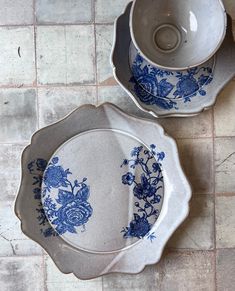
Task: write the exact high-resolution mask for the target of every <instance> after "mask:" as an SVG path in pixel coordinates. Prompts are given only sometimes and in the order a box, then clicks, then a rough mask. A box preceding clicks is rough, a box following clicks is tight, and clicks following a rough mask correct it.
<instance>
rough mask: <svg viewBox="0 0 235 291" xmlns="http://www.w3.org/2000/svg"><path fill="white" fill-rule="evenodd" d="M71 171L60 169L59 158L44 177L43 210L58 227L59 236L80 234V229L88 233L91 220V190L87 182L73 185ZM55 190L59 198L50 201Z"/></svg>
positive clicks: (76, 181) (48, 167)
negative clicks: (78, 229) (87, 225)
mask: <svg viewBox="0 0 235 291" xmlns="http://www.w3.org/2000/svg"><path fill="white" fill-rule="evenodd" d="M71 174H72V173H71V172H70V170H69V169H64V168H63V167H62V166H61V165H59V158H58V157H54V158H53V159H52V161H51V162H50V163H49V164H48V166H47V168H46V170H45V173H44V176H43V180H42V182H43V188H42V195H43V199H42V200H43V208H44V212H45V214H46V217H47V218H48V220H49V221H50V222H51V224H53V225H55V230H56V232H57V233H59V234H60V235H61V234H64V233H66V232H70V233H77V228H78V227H80V226H81V227H82V229H81V231H82V232H83V231H84V230H85V224H86V223H87V222H88V220H89V219H90V217H91V215H92V212H93V209H92V207H91V205H90V203H89V202H88V198H89V195H90V190H89V187H88V185H87V184H86V181H87V178H83V179H82V181H80V182H79V181H78V180H75V181H71V180H70V179H69V175H71ZM52 189H56V191H57V194H58V196H57V198H56V199H55V200H54V199H52V198H51V195H50V192H51V190H52Z"/></svg>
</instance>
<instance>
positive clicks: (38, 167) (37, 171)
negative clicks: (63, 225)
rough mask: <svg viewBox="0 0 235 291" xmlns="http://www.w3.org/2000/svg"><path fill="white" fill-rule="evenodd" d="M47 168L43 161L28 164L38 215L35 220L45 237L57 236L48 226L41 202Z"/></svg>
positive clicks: (39, 159) (45, 162) (37, 160)
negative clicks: (43, 178) (43, 179)
mask: <svg viewBox="0 0 235 291" xmlns="http://www.w3.org/2000/svg"><path fill="white" fill-rule="evenodd" d="M46 167H47V161H46V160H45V159H41V158H38V159H36V160H33V161H31V162H30V163H28V171H29V174H30V175H32V185H33V186H34V187H33V195H34V199H35V200H36V201H37V208H36V212H37V214H38V216H37V220H38V222H39V225H40V226H41V229H40V231H41V233H42V234H43V235H44V236H45V237H50V236H57V235H58V234H57V233H56V231H55V230H54V229H53V228H52V227H51V226H50V224H49V222H48V220H47V217H46V214H45V211H44V209H43V206H42V202H41V187H42V177H43V173H44V171H45V169H46Z"/></svg>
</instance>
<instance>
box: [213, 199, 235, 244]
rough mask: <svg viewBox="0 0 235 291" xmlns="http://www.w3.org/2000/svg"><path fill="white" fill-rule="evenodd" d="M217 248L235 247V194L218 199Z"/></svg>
mask: <svg viewBox="0 0 235 291" xmlns="http://www.w3.org/2000/svg"><path fill="white" fill-rule="evenodd" d="M215 206H216V245H217V248H234V247H235V235H234V234H235V212H234V209H235V194H234V195H232V196H218V197H216V204H215Z"/></svg>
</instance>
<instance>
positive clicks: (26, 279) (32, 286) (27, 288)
mask: <svg viewBox="0 0 235 291" xmlns="http://www.w3.org/2000/svg"><path fill="white" fill-rule="evenodd" d="M0 286H1V291H16V290H17V291H32V290H34V291H42V290H43V289H44V287H43V269H42V258H41V257H25V258H16V257H15V258H1V260H0Z"/></svg>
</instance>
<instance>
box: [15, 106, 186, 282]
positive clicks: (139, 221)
mask: <svg viewBox="0 0 235 291" xmlns="http://www.w3.org/2000/svg"><path fill="white" fill-rule="evenodd" d="M190 197H191V189H190V186H189V184H188V182H187V179H186V178H185V175H184V173H183V171H182V169H181V166H180V162H179V158H178V152H177V147H176V144H175V142H174V140H173V139H172V138H170V137H168V136H166V135H165V134H164V131H163V129H162V127H161V126H159V125H158V124H157V123H155V122H153V121H150V120H145V119H139V118H137V117H134V116H129V115H127V114H125V113H124V112H122V111H121V110H120V109H118V108H117V107H115V106H114V105H111V104H108V103H105V104H103V105H101V106H99V107H95V106H92V105H84V106H82V107H80V108H78V109H77V110H75V111H74V112H72V113H71V114H70V115H68V116H67V117H66V118H65V119H63V120H61V121H59V122H57V123H55V124H52V125H50V126H48V127H46V128H43V129H41V130H39V131H38V132H36V133H35V134H34V135H33V137H32V140H31V144H30V145H29V146H28V147H26V149H25V150H24V152H23V155H22V180H21V186H20V189H19V193H18V196H17V199H16V203H15V213H16V215H17V216H18V218H19V219H20V220H21V226H22V231H23V232H24V233H25V234H26V235H27V236H28V237H30V238H31V239H33V240H35V241H36V242H38V243H39V244H40V245H41V246H42V247H43V248H44V249H45V250H46V251H47V252H48V254H49V255H50V256H51V258H52V259H53V261H54V262H55V264H56V265H57V266H58V268H59V269H60V270H61V271H62V272H63V273H74V274H75V275H76V276H77V277H78V278H81V279H91V278H94V277H97V276H101V275H104V274H107V273H110V272H123V273H138V272H140V271H141V270H143V268H144V267H145V266H146V265H148V264H154V263H156V262H158V261H159V259H160V257H161V254H162V251H163V248H164V246H165V244H166V242H167V241H168V239H169V237H170V236H171V235H172V233H173V232H174V231H175V230H176V228H177V227H178V226H179V225H180V224H181V223H182V221H183V220H184V219H185V218H186V216H187V214H188V202H189V199H190Z"/></svg>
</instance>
